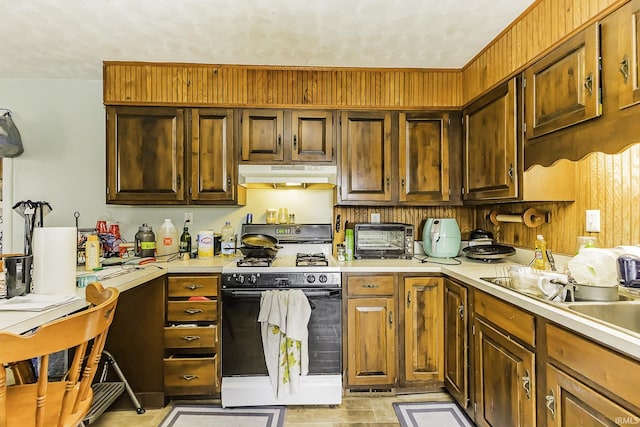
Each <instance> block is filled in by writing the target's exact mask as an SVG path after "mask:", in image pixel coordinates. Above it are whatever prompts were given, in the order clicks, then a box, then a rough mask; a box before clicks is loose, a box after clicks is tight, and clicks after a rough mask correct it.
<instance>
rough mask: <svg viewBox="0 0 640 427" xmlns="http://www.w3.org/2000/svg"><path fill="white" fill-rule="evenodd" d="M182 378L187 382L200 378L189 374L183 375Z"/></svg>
mask: <svg viewBox="0 0 640 427" xmlns="http://www.w3.org/2000/svg"><path fill="white" fill-rule="evenodd" d="M182 378H184V379H185V380H187V381H191V380H197V379H198V378H200V377H199V376H197V375H189V374H187V375H183V376H182Z"/></svg>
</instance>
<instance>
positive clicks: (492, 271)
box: [0, 250, 640, 360]
mask: <svg viewBox="0 0 640 427" xmlns="http://www.w3.org/2000/svg"><path fill="white" fill-rule="evenodd" d="M458 259H459V260H460V264H454V263H453V262H452V260H449V259H444V260H440V259H433V258H429V260H428V261H429V262H426V263H423V262H421V261H419V260H416V259H413V260H358V261H353V262H344V263H338V268H339V270H340V271H341V272H345V273H359V272H360V273H384V272H390V273H395V272H402V273H424V274H439V273H442V274H445V275H447V276H449V277H451V278H454V279H457V280H459V281H461V282H464V283H467V284H468V285H469V286H472V287H474V288H476V289H478V290H481V291H483V292H487V293H489V294H491V295H494V296H496V297H498V298H500V299H502V300H504V301H507V302H509V303H512V304H514V305H516V306H518V307H520V308H522V309H524V310H527V311H529V312H531V313H534V314H537V315H540V316H542V317H544V318H546V319H548V320H551V321H553V322H555V323H557V324H559V325H562V326H564V327H566V328H568V329H571V330H573V331H575V332H578V333H580V334H583V335H585V336H587V337H590V338H591V339H593V340H595V341H598V342H600V343H602V344H605V345H607V346H609V347H611V348H613V349H616V350H618V351H621V352H623V353H625V354H627V355H629V356H632V357H634V358H635V359H637V360H640V334H636V333H634V332H631V331H625V330H623V329H620V328H617V327H614V326H608V325H606V324H604V323H601V322H599V321H596V320H592V319H590V318H588V317H586V316H583V315H580V314H578V313H575V312H571V311H569V310H567V309H565V308H563V307H562V306H561V305H560V304H553V303H548V302H545V301H542V300H540V299H537V298H533V297H529V296H526V295H523V294H521V293H519V292H516V291H514V290H511V289H508V288H504V287H502V286H498V285H494V284H492V283H490V282H487V281H485V280H481V279H480V278H481V277H493V276H497V275H500V274H501V272H502V271H504V269H505V268H506V267H507V266H508V265H510V264H513V263H520V264H527V263H528V262H529V261H530V260H531V252H530V251H526V250H522V251H521V250H518V253H517V254H516V256H514V257H511V258H509V260H508V261H502V262H496V263H485V262H480V261H474V260H469V259H466V258H463V257H460V258H458ZM568 259H569V258H568V257H558V256H556V261H557V262H558V265H563V264H565V263H566V261H567V260H568ZM232 265H235V258H222V257H219V256H216V257H213V258H209V259H192V260H188V261H181V260H176V261H170V262H163V261H162V260H160V261H159V262H157V263H154V264H147V265H143V266H141V268H138V269H135V270H134V269H130V270H128V271H126V274H122V275H119V276H117V277H113V278H110V279H105V280H101V282H102V284H103V285H104V286H105V287H108V286H114V287H116V288H117V289H118V290H120V292H125V291H127V290H128V289H131V288H133V287H135V286H138V285H140V284H143V283H145V282H148V281H149V280H152V279H155V278H157V277H160V276H162V275H164V274H166V273H170V274H171V273H183V274H184V273H193V274H203V273H221V272H222V271H223V269H224V267H225V266H232ZM116 269H120V270H122V268H121V267H111V268H110V269H109V270H108V271H109V272H111V271H115V270H116ZM105 270H107V269H105ZM80 274H81V273H80ZM84 291H85V290H84V288H79V289H77V296H78V298H79V299H78V300H77V301H74V302H72V303H69V304H66V305H64V306H61V307H56V308H53V309H50V310H46V311H43V312H20V311H16V312H0V330H3V331H10V332H14V333H23V332H26V331H28V330H30V329H33V328H35V327H37V326H39V325H41V324H43V323H46V322H48V321H51V320H54V319H57V318H59V317H61V316H64V315H67V314H69V313H72V312H74V311H77V310H79V309H81V308H83V307H85V306H86V301H85V299H84Z"/></svg>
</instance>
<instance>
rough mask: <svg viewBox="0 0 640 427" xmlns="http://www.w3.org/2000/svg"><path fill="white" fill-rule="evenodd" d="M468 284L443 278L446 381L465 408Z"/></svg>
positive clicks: (467, 403) (467, 378)
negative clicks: (466, 285)
mask: <svg viewBox="0 0 640 427" xmlns="http://www.w3.org/2000/svg"><path fill="white" fill-rule="evenodd" d="M468 317H469V314H468V296H467V288H466V287H465V286H463V285H461V284H458V283H456V282H454V281H452V280H450V279H444V352H445V353H444V384H445V387H446V388H447V391H448V392H449V393H450V394H451V396H453V398H454V399H455V400H456V401H457V402H458V404H459V405H460V406H461V407H462V408H467V407H468V406H469V332H468V331H469V329H468Z"/></svg>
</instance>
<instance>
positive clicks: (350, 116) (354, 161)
mask: <svg viewBox="0 0 640 427" xmlns="http://www.w3.org/2000/svg"><path fill="white" fill-rule="evenodd" d="M341 126H342V140H341V141H340V168H339V173H340V201H341V202H347V201H348V202H353V201H366V202H390V201H391V195H392V192H391V179H392V178H393V176H392V172H391V169H392V166H391V150H392V147H391V113H389V112H384V111H381V112H346V111H345V112H343V113H342V119H341Z"/></svg>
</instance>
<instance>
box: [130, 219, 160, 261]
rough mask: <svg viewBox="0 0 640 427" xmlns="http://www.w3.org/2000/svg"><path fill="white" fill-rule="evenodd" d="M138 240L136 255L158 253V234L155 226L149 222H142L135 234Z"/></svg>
mask: <svg viewBox="0 0 640 427" xmlns="http://www.w3.org/2000/svg"><path fill="white" fill-rule="evenodd" d="M135 240H136V256H139V257H152V256H155V254H156V235H155V233H154V232H153V228H151V227H150V226H148V225H147V224H142V225H141V226H140V227H139V228H138V232H137V233H136V236H135Z"/></svg>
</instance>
